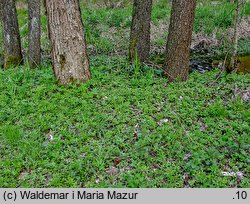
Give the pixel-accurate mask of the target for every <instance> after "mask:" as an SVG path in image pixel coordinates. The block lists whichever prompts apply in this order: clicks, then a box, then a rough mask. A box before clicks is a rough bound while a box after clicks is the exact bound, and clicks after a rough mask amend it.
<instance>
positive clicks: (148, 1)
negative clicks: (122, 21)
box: [129, 0, 152, 62]
mask: <svg viewBox="0 0 250 204" xmlns="http://www.w3.org/2000/svg"><path fill="white" fill-rule="evenodd" d="M151 13H152V0H134V7H133V17H132V25H131V33H130V45H129V60H130V61H134V60H135V58H136V57H138V60H139V61H141V62H144V61H147V60H148V58H149V53H150V22H151Z"/></svg>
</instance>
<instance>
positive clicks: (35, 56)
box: [28, 0, 41, 68]
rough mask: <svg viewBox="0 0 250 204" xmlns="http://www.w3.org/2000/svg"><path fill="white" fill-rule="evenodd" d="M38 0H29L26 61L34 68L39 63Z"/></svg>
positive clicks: (39, 5) (39, 4)
mask: <svg viewBox="0 0 250 204" xmlns="http://www.w3.org/2000/svg"><path fill="white" fill-rule="evenodd" d="M40 9H41V1H40V0H29V51H28V61H29V66H30V68H36V67H38V66H40V63H41V42H40V38H41V20H40Z"/></svg>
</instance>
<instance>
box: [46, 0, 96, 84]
mask: <svg viewBox="0 0 250 204" xmlns="http://www.w3.org/2000/svg"><path fill="white" fill-rule="evenodd" d="M45 6H46V11H47V17H48V29H49V38H50V42H51V45H52V59H53V70H54V75H55V77H56V79H57V80H58V83H59V84H69V83H71V82H73V81H78V82H86V81H88V80H89V79H90V77H91V76H90V67H89V59H88V56H87V53H86V42H85V38H84V28H83V23H82V20H81V13H80V5H79V0H53V1H51V0H46V1H45Z"/></svg>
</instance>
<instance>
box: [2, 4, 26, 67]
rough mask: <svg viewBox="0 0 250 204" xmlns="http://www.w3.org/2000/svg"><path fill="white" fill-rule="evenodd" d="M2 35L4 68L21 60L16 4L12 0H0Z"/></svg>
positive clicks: (19, 62)
mask: <svg viewBox="0 0 250 204" xmlns="http://www.w3.org/2000/svg"><path fill="white" fill-rule="evenodd" d="M0 1H1V6H2V21H3V37H4V68H8V67H9V66H11V65H19V64H21V63H22V61H23V56H22V50H21V41H20V34H19V30H18V21H17V13H16V6H15V1H14V0H0Z"/></svg>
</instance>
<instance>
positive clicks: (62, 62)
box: [59, 55, 66, 72]
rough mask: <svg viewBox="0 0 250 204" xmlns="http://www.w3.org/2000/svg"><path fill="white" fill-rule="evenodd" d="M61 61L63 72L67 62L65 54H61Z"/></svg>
mask: <svg viewBox="0 0 250 204" xmlns="http://www.w3.org/2000/svg"><path fill="white" fill-rule="evenodd" d="M59 63H60V65H61V66H60V68H61V72H62V71H63V70H64V65H65V64H66V58H65V56H64V55H60V61H59Z"/></svg>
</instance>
